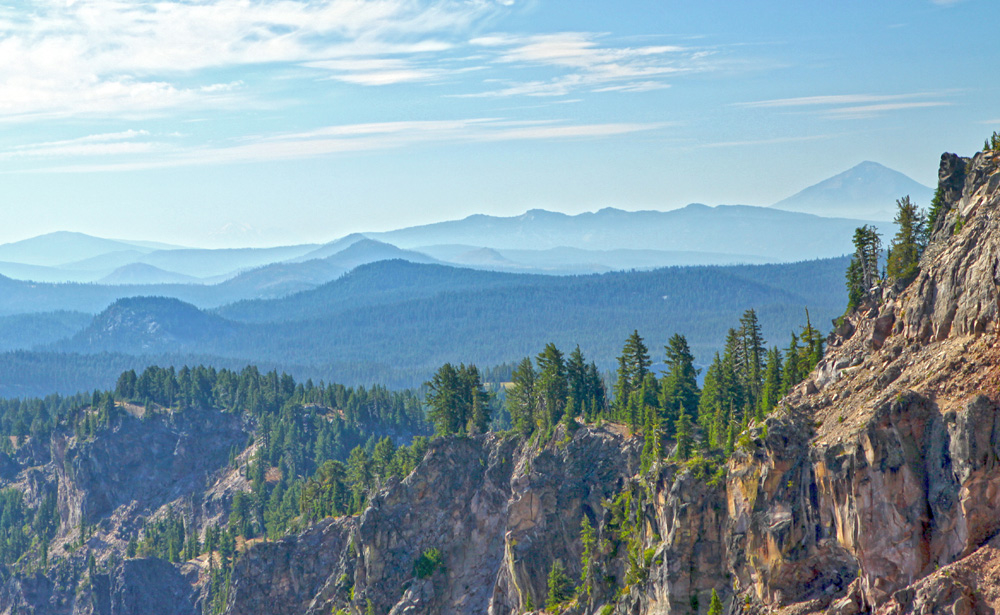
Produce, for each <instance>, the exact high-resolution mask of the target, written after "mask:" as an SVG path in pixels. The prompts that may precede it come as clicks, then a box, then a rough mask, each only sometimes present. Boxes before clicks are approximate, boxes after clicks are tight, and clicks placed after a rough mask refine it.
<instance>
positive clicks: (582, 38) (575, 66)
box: [463, 32, 712, 97]
mask: <svg viewBox="0 0 1000 615" xmlns="http://www.w3.org/2000/svg"><path fill="white" fill-rule="evenodd" d="M602 38H603V37H601V36H599V35H596V34H592V33H586V32H561V33H555V34H540V35H534V36H512V35H507V34H493V35H490V36H482V37H478V38H474V39H472V41H470V42H471V43H472V44H473V45H476V46H478V47H480V48H482V49H484V50H486V51H487V52H492V53H494V54H495V56H494V58H493V62H495V63H497V64H503V65H507V66H509V67H513V68H515V69H516V68H529V69H530V68H537V67H544V68H549V69H552V70H556V71H560V72H562V73H563V74H561V75H558V76H555V77H552V78H550V79H546V80H537V79H536V80H526V81H514V80H512V81H508V82H505V83H504V87H500V88H493V89H490V90H487V91H484V92H476V93H470V94H465V95H463V96H465V97H500V96H565V95H567V94H569V93H571V92H574V91H578V90H583V91H592V92H613V91H619V92H646V91H650V90H656V89H662V88H665V87H669V84H667V83H666V82H664V81H662V79H664V78H666V77H669V76H674V75H677V74H680V73H689V72H698V71H704V70H710V69H711V64H710V63H709V58H710V57H711V55H712V53H711V52H709V51H707V50H703V49H702V50H697V49H692V48H688V47H680V46H676V45H645V46H639V47H616V46H611V45H607V44H602V42H601V41H602Z"/></svg>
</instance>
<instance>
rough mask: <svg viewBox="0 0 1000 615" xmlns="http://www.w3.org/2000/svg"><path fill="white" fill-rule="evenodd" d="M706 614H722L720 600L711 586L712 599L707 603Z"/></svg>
mask: <svg viewBox="0 0 1000 615" xmlns="http://www.w3.org/2000/svg"><path fill="white" fill-rule="evenodd" d="M707 615H722V600H719V593H718V592H716V591H715V588H712V599H711V600H710V601H709V603H708V614H707Z"/></svg>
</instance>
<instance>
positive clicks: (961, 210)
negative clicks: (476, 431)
mask: <svg viewBox="0 0 1000 615" xmlns="http://www.w3.org/2000/svg"><path fill="white" fill-rule="evenodd" d="M998 164H1000V157H998V156H997V155H995V154H993V153H980V154H978V155H976V156H975V157H974V158H971V159H965V158H959V157H957V156H954V155H950V154H946V155H945V156H944V157H942V163H941V172H940V180H941V182H940V186H941V195H942V198H943V209H942V213H941V214H940V215H939V217H938V220H937V223H936V225H935V228H934V230H933V242H932V244H931V246H930V247H929V248H928V250H927V252H926V253H925V256H924V259H923V261H922V263H921V272H920V274H919V276H918V277H917V278H916V279H915V280H914V281H913V282H912V283H910V284H909V285H907V286H906V287H905V288H899V287H888V288H884V289H880V290H879V291H878V296H877V297H875V298H873V299H872V300H871V301H869V302H867V303H866V304H865V305H863V306H862V308H861V309H859V310H857V311H855V312H854V313H852V314H850V315H848V317H847V318H846V319H845V321H844V322H843V324H841V325H840V326H839V327H838V329H837V330H836V331H835V333H834V334H833V335H831V337H830V339H829V341H828V343H829V351H828V353H827V356H826V358H825V359H824V360H823V362H822V363H821V364H820V365H819V367H818V368H817V369H816V371H814V372H813V374H811V376H810V378H809V379H808V380H807V381H806V382H804V383H802V384H801V385H799V386H798V387H797V388H796V389H795V390H794V391H792V392H791V394H790V395H789V396H788V397H786V398H785V399H784V400H783V401H782V403H781V405H780V407H779V408H778V409H777V410H776V411H775V412H774V413H773V414H772V415H771V416H769V417H768V418H767V419H766V421H764V422H762V423H759V424H754V425H752V426H751V428H750V429H749V430H748V431H747V432H746V433H744V434H743V437H741V439H740V442H739V445H738V447H737V450H736V452H735V453H734V454H733V455H732V457H731V458H729V459H728V460H724V461H723V460H720V459H715V460H713V459H701V460H698V461H696V462H688V463H684V464H677V463H674V462H671V461H665V462H661V463H659V464H655V465H654V466H653V468H652V469H651V470H650V471H648V472H645V473H643V472H640V468H639V459H640V449H641V448H642V439H641V438H639V437H635V436H634V435H631V434H629V433H628V432H627V431H626V430H624V429H622V428H619V427H617V426H614V425H606V426H594V425H592V426H583V425H574V426H571V427H572V429H570V428H568V427H567V426H565V425H562V426H560V427H559V428H558V429H557V430H556V431H555V433H554V434H550V436H549V437H548V438H541V437H539V436H535V437H533V438H531V439H529V440H524V439H522V438H520V437H517V436H514V435H510V434H508V435H503V434H490V435H487V436H480V437H475V438H442V439H438V440H436V441H435V442H434V443H433V444H432V445H431V447H430V449H429V451H428V453H427V455H426V457H425V458H424V460H423V461H422V462H421V463H420V464H419V465H418V466H417V468H416V469H415V470H414V471H413V472H412V473H411V474H410V475H409V476H408V477H406V478H405V479H404V480H402V481H397V480H391V481H390V482H389V483H388V484H386V485H384V486H383V487H382V488H381V489H380V490H379V491H378V492H377V493H376V494H375V495H374V496H373V497H372V499H371V502H370V505H369V506H368V508H367V510H365V512H364V513H363V514H361V515H358V516H354V517H343V518H335V519H327V520H324V521H321V522H319V523H316V524H313V525H311V526H309V527H308V528H307V529H305V531H303V532H301V533H299V534H296V535H292V536H288V537H286V538H283V539H280V540H273V541H257V542H254V543H253V544H249V545H246V547H245V548H244V550H243V552H242V554H241V555H240V556H239V557H238V559H237V560H236V563H235V565H234V567H233V568H232V573H231V576H230V578H229V582H228V583H227V584H226V587H225V588H224V590H220V589H219V587H217V586H213V583H212V582H211V581H210V578H211V573H210V571H211V570H212V568H213V567H214V566H215V565H216V562H215V560H211V561H209V560H208V559H207V558H206V557H205V556H203V557H201V558H199V559H196V560H192V561H189V562H187V563H184V564H176V565H174V564H168V563H166V562H163V561H161V560H153V559H126V558H124V557H123V553H124V549H125V545H124V541H123V538H124V537H125V536H128V535H131V533H132V532H134V530H135V528H136V527H137V524H141V520H142V519H143V518H144V517H145V516H154V517H155V516H156V515H162V514H164V513H165V511H169V510H172V511H175V512H179V513H180V514H182V515H183V516H184V518H185V520H186V522H187V523H190V524H191V525H192V526H193V527H196V528H199V530H200V531H204V529H205V528H206V527H207V526H208V525H209V524H211V523H215V522H218V521H219V520H221V519H223V518H224V516H225V514H226V512H227V510H228V509H227V507H228V505H229V501H230V500H231V498H232V494H233V493H234V492H235V491H238V490H244V489H246V481H245V478H243V476H242V470H241V468H242V466H243V464H245V462H246V460H247V458H248V456H249V454H250V453H249V451H247V452H245V453H243V455H242V456H241V457H239V458H238V459H237V460H236V462H235V467H233V466H231V465H230V463H229V462H228V461H227V459H226V453H227V452H228V451H230V450H231V449H232V448H233V447H234V446H237V445H239V444H240V443H245V442H246V440H247V435H248V432H247V430H248V429H249V426H247V425H243V424H241V423H240V422H239V420H237V419H236V418H235V417H233V416H228V418H227V416H226V415H223V416H220V415H218V414H204V415H202V414H198V413H174V414H164V415H157V416H154V417H152V418H146V419H144V420H141V419H139V418H134V417H131V416H127V417H124V418H123V419H122V422H121V423H120V424H119V425H118V426H117V427H116V429H115V430H113V431H112V432H111V433H110V434H108V435H107V436H105V437H102V438H97V439H96V440H89V441H86V442H77V441H76V440H75V439H74V438H71V437H63V438H59V437H54V438H53V440H52V442H51V443H49V444H48V445H47V446H46V445H45V444H44V443H30V442H29V443H22V445H21V446H20V448H19V449H18V457H17V458H16V459H8V460H5V461H6V463H5V464H3V466H4V467H2V468H0V471H2V472H3V477H4V479H5V481H6V482H7V484H9V485H14V486H17V487H18V488H19V489H21V490H22V491H23V492H24V493H25V494H26V496H27V499H28V500H29V501H30V502H38V501H41V499H42V498H43V497H45V494H46V493H48V492H49V490H52V489H55V490H57V493H58V510H59V516H60V518H61V521H62V525H61V530H60V532H61V534H60V535H59V537H58V538H57V540H56V541H55V543H54V545H55V546H54V547H53V553H52V556H51V558H50V561H51V562H55V563H53V564H51V565H49V566H48V567H41V569H38V570H25V569H20V570H18V572H17V573H16V574H14V573H10V574H6V575H5V576H4V578H3V583H2V586H0V611H2V612H4V613H14V612H18V613H24V612H34V613H38V614H43V613H101V614H119V613H121V614H124V613H177V614H192V615H193V614H195V613H203V612H217V613H231V614H250V613H275V614H289V615H291V614H298V613H316V614H318V613H381V614H387V613H388V614H393V615H396V614H403V613H407V614H418V613H428V614H430V613H434V614H466V613H468V614H473V613H476V614H478V613H490V614H493V615H507V614H513V613H525V612H529V611H533V610H538V609H541V608H543V607H544V606H545V604H546V600H547V598H548V597H549V593H550V592H549V586H548V582H547V581H548V576H549V572H550V570H552V569H553V566H554V564H555V562H557V561H558V562H561V563H562V564H563V565H564V567H565V569H566V571H567V572H566V574H567V576H568V581H569V582H570V583H571V584H572V585H576V586H580V588H581V589H580V590H579V591H577V592H576V594H575V595H574V596H572V597H569V596H567V598H566V599H565V600H563V601H562V603H561V604H559V605H558V606H556V605H553V606H552V607H551V609H550V610H552V611H564V612H566V613H573V614H582V613H600V614H601V615H610V614H612V613H617V614H619V615H625V614H626V613H627V614H629V615H643V614H653V613H656V614H670V615H672V614H683V615H699V614H702V615H703V614H705V613H706V612H707V610H708V607H709V603H710V597H711V595H712V593H713V590H714V591H716V592H717V593H718V594H719V595H720V597H721V598H722V599H723V601H724V604H725V610H726V612H727V613H728V614H733V615H735V614H743V613H745V614H747V615H751V614H756V613H763V612H780V613H789V614H792V613H795V614H798V613H813V612H821V611H822V612H830V613H836V614H839V615H855V614H857V613H879V614H885V615H904V614H909V613H949V614H951V615H971V614H973V613H975V614H982V615H987V614H990V615H991V614H993V613H995V611H996V609H997V607H998V606H1000V581H998V574H1000V515H998V514H997V511H1000V411H998V409H1000V407H998V394H1000V393H998V391H1000V348H998V346H997V344H996V336H997V334H998V330H997V318H998V312H1000V277H998V275H1000V274H998V273H997V272H998V269H1000V172H998ZM81 525H82V526H83V527H84V528H89V529H88V530H87V531H84V530H81V529H78V528H79V527H80V526H81ZM587 527H590V528H592V530H593V537H592V538H590V537H589V536H588V534H587V531H586V528H587ZM77 532H79V535H80V536H79V537H78V536H77ZM81 543H82V544H81ZM88 552H89V553H95V554H97V561H96V562H95V563H90V562H88V561H87V559H86V556H85V553H88Z"/></svg>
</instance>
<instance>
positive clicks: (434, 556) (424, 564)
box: [413, 548, 444, 579]
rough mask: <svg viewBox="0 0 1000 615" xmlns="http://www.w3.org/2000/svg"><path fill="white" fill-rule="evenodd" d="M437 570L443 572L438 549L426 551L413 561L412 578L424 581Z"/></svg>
mask: <svg viewBox="0 0 1000 615" xmlns="http://www.w3.org/2000/svg"><path fill="white" fill-rule="evenodd" d="M438 570H444V561H443V559H442V555H441V551H440V550H439V549H436V548H431V549H427V550H425V551H424V552H423V553H421V554H420V557H418V558H417V559H416V560H414V561H413V576H415V577H417V578H418V579H426V578H427V577H429V576H431V575H433V574H434V573H435V572H437V571H438Z"/></svg>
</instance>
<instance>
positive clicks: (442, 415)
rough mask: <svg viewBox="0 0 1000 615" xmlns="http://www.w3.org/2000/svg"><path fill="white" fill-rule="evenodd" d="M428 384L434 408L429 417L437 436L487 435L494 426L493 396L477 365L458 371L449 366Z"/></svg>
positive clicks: (463, 367) (429, 400) (460, 366)
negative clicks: (492, 419)
mask: <svg viewBox="0 0 1000 615" xmlns="http://www.w3.org/2000/svg"><path fill="white" fill-rule="evenodd" d="M424 384H425V386H426V387H427V388H428V392H427V403H428V405H429V406H430V412H428V414H427V416H428V418H429V419H430V420H431V422H432V423H433V424H434V432H435V433H436V434H438V435H452V434H477V433H485V431H486V429H487V428H488V426H489V424H490V408H489V403H490V396H489V393H487V392H486V389H485V388H483V382H482V379H481V378H480V376H479V370H478V369H477V368H476V366H475V365H469V366H468V367H466V366H465V364H462V365H459V366H458V368H455V367H454V366H453V365H452V364H451V363H445V364H444V365H442V366H441V367H440V368H439V369H438V371H437V373H435V374H434V377H433V378H432V379H431V380H430V381H429V382H426V383H424Z"/></svg>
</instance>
